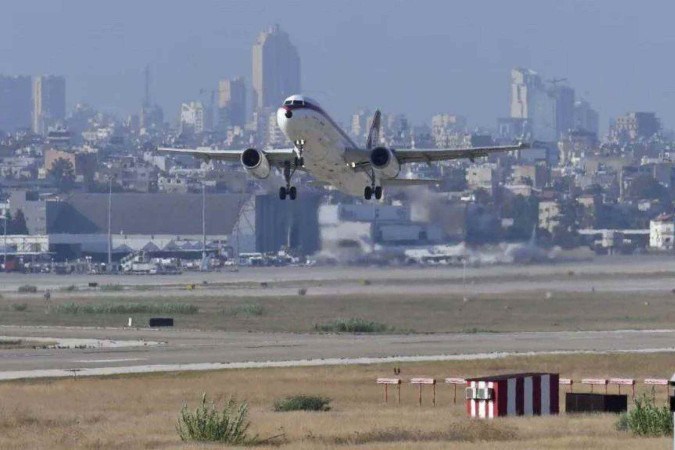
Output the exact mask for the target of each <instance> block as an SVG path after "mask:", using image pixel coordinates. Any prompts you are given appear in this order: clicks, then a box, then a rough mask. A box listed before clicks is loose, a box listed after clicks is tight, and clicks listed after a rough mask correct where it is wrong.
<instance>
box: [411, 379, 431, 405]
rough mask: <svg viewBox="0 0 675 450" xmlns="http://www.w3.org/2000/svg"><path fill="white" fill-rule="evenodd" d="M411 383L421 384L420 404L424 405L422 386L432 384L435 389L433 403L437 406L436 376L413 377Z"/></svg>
mask: <svg viewBox="0 0 675 450" xmlns="http://www.w3.org/2000/svg"><path fill="white" fill-rule="evenodd" d="M410 384H416V385H418V386H419V395H418V402H419V405H420V406H422V386H424V385H425V384H430V385H431V386H432V387H433V391H434V396H433V399H432V403H433V405H434V406H436V379H435V378H411V379H410Z"/></svg>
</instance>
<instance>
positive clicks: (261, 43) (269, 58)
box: [252, 25, 300, 109]
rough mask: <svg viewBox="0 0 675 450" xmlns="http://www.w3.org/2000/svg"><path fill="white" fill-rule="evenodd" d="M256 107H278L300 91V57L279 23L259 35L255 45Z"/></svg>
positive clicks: (254, 89) (254, 101)
mask: <svg viewBox="0 0 675 450" xmlns="http://www.w3.org/2000/svg"><path fill="white" fill-rule="evenodd" d="M252 84H253V106H254V108H256V109H260V108H266V107H277V106H279V105H280V104H281V102H282V101H283V100H284V99H285V98H286V97H288V96H290V95H293V94H298V93H299V92H300V57H299V56H298V51H297V49H296V48H295V46H294V45H293V44H292V43H291V41H290V39H289V37H288V34H287V33H286V32H284V31H281V29H280V28H279V26H278V25H274V26H271V27H270V28H268V29H267V30H266V31H263V32H261V33H260V34H259V35H258V39H257V40H256V42H255V44H254V45H253V77H252Z"/></svg>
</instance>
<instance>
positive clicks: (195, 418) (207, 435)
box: [176, 394, 258, 445]
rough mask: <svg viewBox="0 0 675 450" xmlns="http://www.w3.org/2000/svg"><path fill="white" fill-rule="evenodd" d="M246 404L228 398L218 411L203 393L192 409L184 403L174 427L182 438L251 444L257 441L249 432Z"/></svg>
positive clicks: (184, 439) (232, 443)
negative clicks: (195, 406)
mask: <svg viewBox="0 0 675 450" xmlns="http://www.w3.org/2000/svg"><path fill="white" fill-rule="evenodd" d="M247 416H248V405H247V404H246V403H245V402H244V403H241V404H238V403H237V402H235V401H234V400H232V399H229V400H228V401H227V402H226V403H225V406H224V407H223V409H222V410H221V411H218V410H217V409H216V405H215V404H214V403H213V402H207V400H206V394H202V401H201V404H200V405H199V406H198V407H197V408H196V409H195V410H194V411H191V410H189V409H188V407H187V404H183V407H182V408H181V410H180V415H179V417H178V425H176V431H178V435H179V436H180V438H181V440H183V441H201V442H204V441H208V442H221V443H225V444H231V445H252V444H256V443H257V442H258V436H257V435H255V436H249V434H248V428H249V426H250V425H251V423H250V422H249V420H248V419H247Z"/></svg>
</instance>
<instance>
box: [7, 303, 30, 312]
mask: <svg viewBox="0 0 675 450" xmlns="http://www.w3.org/2000/svg"><path fill="white" fill-rule="evenodd" d="M10 307H11V308H12V311H25V310H27V309H28V303H12V305H11V306H10Z"/></svg>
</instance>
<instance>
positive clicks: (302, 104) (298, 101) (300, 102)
mask: <svg viewBox="0 0 675 450" xmlns="http://www.w3.org/2000/svg"><path fill="white" fill-rule="evenodd" d="M293 106H305V102H303V101H302V100H293Z"/></svg>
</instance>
